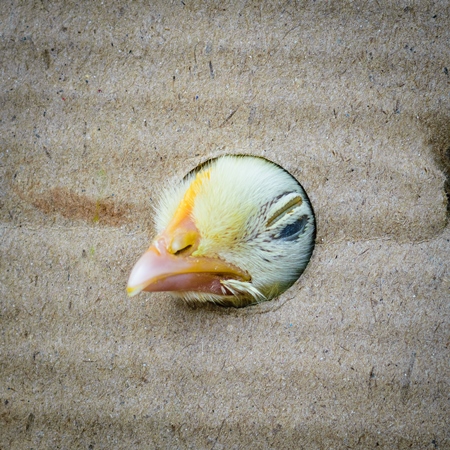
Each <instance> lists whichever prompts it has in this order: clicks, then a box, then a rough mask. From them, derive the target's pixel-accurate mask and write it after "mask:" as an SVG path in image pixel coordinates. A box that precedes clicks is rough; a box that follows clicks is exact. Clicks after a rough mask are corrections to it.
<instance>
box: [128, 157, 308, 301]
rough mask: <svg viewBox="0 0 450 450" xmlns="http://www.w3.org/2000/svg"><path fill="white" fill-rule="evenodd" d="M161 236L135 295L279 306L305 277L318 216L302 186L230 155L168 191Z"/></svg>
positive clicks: (139, 268) (131, 284) (262, 164)
mask: <svg viewBox="0 0 450 450" xmlns="http://www.w3.org/2000/svg"><path fill="white" fill-rule="evenodd" d="M155 223H156V229H157V232H158V234H157V236H156V238H155V239H154V241H153V243H152V245H151V246H150V248H149V249H148V250H147V251H146V252H145V253H144V254H143V255H142V257H141V258H140V259H139V260H138V262H137V263H136V265H135V266H134V268H133V270H132V271H131V274H130V278H129V280H128V287H127V292H128V295H129V296H130V297H132V296H134V295H136V294H138V293H139V292H141V291H150V292H158V291H168V292H171V293H173V294H174V295H176V296H177V297H180V298H182V299H184V300H185V301H186V302H188V303H194V304H198V303H204V302H213V303H216V304H219V305H223V306H234V307H242V306H247V305H250V304H253V303H258V302H262V301H266V300H271V299H273V298H274V297H276V296H278V295H280V294H281V293H282V292H284V291H285V290H286V289H287V288H289V287H290V286H291V285H292V284H293V283H294V282H295V281H296V280H297V279H298V277H299V276H300V275H301V273H302V272H303V271H304V269H305V267H306V265H307V264H308V261H309V259H310V257H311V254H312V251H313V249H314V240H315V236H316V227H315V218H314V212H313V209H312V207H311V203H310V201H309V199H308V196H307V195H306V192H305V191H304V190H303V188H302V186H301V185H300V184H299V182H298V181H297V180H296V179H295V178H294V177H292V176H291V175H290V174H289V173H288V172H287V171H285V170H284V169H283V168H282V167H280V166H278V165H277V164H275V163H273V162H271V161H268V160H266V159H264V158H261V157H255V156H248V155H226V156H221V157H218V158H215V159H211V160H209V161H207V162H205V163H203V164H200V165H199V166H198V167H196V168H195V169H194V170H192V171H191V172H190V173H188V174H187V175H186V176H185V177H184V179H183V180H182V182H181V183H180V184H179V185H178V186H175V187H170V188H168V189H167V190H166V191H165V193H164V194H163V196H162V198H161V200H160V203H159V206H158V208H157V213H156V219H155Z"/></svg>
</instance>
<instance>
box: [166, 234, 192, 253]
mask: <svg viewBox="0 0 450 450" xmlns="http://www.w3.org/2000/svg"><path fill="white" fill-rule="evenodd" d="M196 241H197V234H196V233H195V232H187V233H186V232H185V233H180V234H177V233H175V235H174V236H173V238H172V240H171V241H170V244H169V245H168V247H167V250H168V251H169V253H172V254H173V255H178V254H181V253H183V254H185V253H188V250H191V252H192V250H193V246H194V244H195V243H196Z"/></svg>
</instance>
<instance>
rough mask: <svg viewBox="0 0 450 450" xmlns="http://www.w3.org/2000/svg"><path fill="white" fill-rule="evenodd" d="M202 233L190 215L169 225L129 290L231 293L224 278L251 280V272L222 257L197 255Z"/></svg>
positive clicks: (143, 259)
mask: <svg viewBox="0 0 450 450" xmlns="http://www.w3.org/2000/svg"><path fill="white" fill-rule="evenodd" d="M199 242H200V234H199V232H198V230H197V228H196V226H195V224H194V222H193V220H192V219H191V218H190V217H189V215H188V216H184V217H182V218H181V219H180V218H179V217H178V220H176V222H175V223H174V221H172V222H171V224H170V225H169V226H168V228H167V229H166V230H165V231H163V232H162V233H161V234H160V235H159V236H158V237H156V239H155V240H154V241H153V243H152V245H151V246H150V248H149V249H148V250H147V251H146V252H145V253H144V254H143V255H142V256H141V258H140V259H139V260H138V262H137V263H136V264H135V266H134V267H133V270H132V271H131V274H130V278H129V280H128V286H127V293H128V295H129V296H130V297H133V296H135V295H136V294H138V293H139V292H141V291H149V292H160V291H194V292H204V293H210V294H218V295H231V293H230V292H229V291H228V290H227V289H226V288H225V287H224V286H223V285H222V283H221V282H222V281H223V280H227V279H237V280H241V281H249V280H250V277H249V275H248V274H247V273H246V272H244V271H242V270H240V269H239V268H237V267H234V266H232V265H231V264H228V263H226V262H224V261H222V260H220V259H218V258H210V257H205V256H195V250H196V249H197V248H198V245H199Z"/></svg>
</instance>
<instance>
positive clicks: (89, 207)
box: [29, 187, 132, 226]
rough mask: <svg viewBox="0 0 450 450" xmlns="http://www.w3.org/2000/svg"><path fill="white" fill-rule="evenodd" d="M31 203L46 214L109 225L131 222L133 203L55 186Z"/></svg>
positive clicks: (32, 199)
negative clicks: (130, 213) (94, 197)
mask: <svg viewBox="0 0 450 450" xmlns="http://www.w3.org/2000/svg"><path fill="white" fill-rule="evenodd" d="M29 201H30V202H31V204H32V205H33V206H34V207H35V208H38V209H39V210H41V211H42V212H44V213H45V214H54V213H57V214H60V215H61V216H63V217H65V218H67V219H72V220H77V219H78V220H83V221H85V222H88V223H89V222H90V223H99V224H101V225H108V226H120V225H123V224H125V223H129V222H130V221H131V219H130V218H129V217H128V214H129V212H130V211H131V210H132V207H131V205H128V204H126V203H120V202H118V201H116V200H114V201H113V200H112V199H111V198H106V199H101V198H99V199H96V200H95V199H92V198H90V197H88V196H87V195H82V194H77V193H75V192H72V191H70V190H69V189H66V188H60V187H58V188H54V189H50V190H49V191H47V192H45V193H43V194H41V195H39V196H33V197H32V198H31V199H29Z"/></svg>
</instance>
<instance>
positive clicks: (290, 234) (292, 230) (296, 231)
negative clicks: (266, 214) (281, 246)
mask: <svg viewBox="0 0 450 450" xmlns="http://www.w3.org/2000/svg"><path fill="white" fill-rule="evenodd" d="M307 223H308V217H307V216H301V217H299V218H298V220H296V221H295V222H293V223H290V224H289V225H286V226H285V227H284V228H283V229H282V230H281V232H280V233H277V234H276V235H275V238H277V239H283V240H284V241H294V240H295V239H297V238H298V237H299V236H300V235H301V234H302V233H303V231H305V227H306V224H307Z"/></svg>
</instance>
